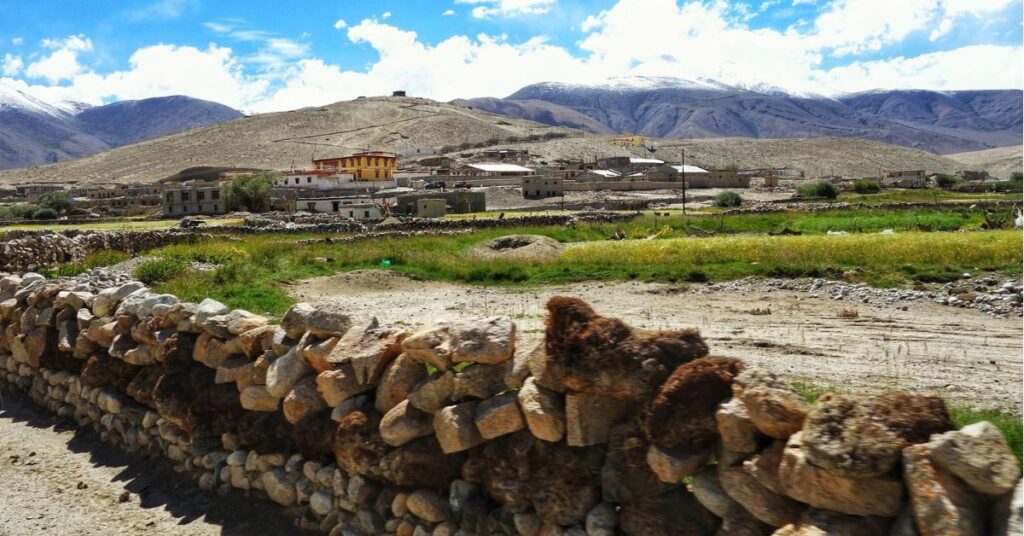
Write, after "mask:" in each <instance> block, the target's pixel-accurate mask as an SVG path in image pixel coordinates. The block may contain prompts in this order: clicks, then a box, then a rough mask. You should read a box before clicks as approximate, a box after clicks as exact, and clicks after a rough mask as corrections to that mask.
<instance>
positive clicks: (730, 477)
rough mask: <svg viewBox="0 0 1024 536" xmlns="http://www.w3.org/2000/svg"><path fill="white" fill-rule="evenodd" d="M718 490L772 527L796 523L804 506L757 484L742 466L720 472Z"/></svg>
mask: <svg viewBox="0 0 1024 536" xmlns="http://www.w3.org/2000/svg"><path fill="white" fill-rule="evenodd" d="M718 478H719V482H720V483H721V485H722V489H724V490H725V492H726V493H728V494H729V496H730V497H732V498H733V500H735V501H736V502H738V503H740V504H742V505H743V507H744V508H746V509H747V511H749V512H750V513H751V514H753V516H754V517H756V518H757V519H759V520H761V521H762V522H764V523H767V524H768V525H771V526H773V527H782V526H785V525H787V524H789V523H796V521H797V520H798V519H799V518H800V514H801V513H802V512H803V510H804V509H805V506H804V505H802V504H800V503H798V502H796V501H794V500H793V499H790V498H789V497H786V496H783V495H779V494H777V493H773V492H772V491H771V490H769V489H768V488H766V487H764V486H762V485H761V483H760V482H758V481H757V479H756V478H754V477H753V476H752V475H751V474H750V473H748V472H747V470H746V469H744V468H743V467H742V466H735V467H728V468H725V469H720V470H719V472H718Z"/></svg>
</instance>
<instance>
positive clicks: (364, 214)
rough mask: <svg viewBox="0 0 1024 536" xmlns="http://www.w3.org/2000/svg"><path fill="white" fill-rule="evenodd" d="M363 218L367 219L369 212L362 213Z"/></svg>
mask: <svg viewBox="0 0 1024 536" xmlns="http://www.w3.org/2000/svg"><path fill="white" fill-rule="evenodd" d="M363 217H364V218H369V217H370V211H369V210H366V211H363Z"/></svg>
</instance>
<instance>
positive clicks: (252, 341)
mask: <svg viewBox="0 0 1024 536" xmlns="http://www.w3.org/2000/svg"><path fill="white" fill-rule="evenodd" d="M276 329H278V327H277V326H260V327H258V328H254V329H250V330H249V331H246V332H243V333H242V334H241V335H239V336H238V344H239V346H241V347H242V353H244V354H245V355H246V357H248V358H249V359H256V358H257V357H259V356H260V355H261V354H263V352H264V351H266V349H267V348H270V340H271V339H272V337H273V334H274V331H275V330H276Z"/></svg>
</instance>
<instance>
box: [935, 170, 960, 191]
mask: <svg viewBox="0 0 1024 536" xmlns="http://www.w3.org/2000/svg"><path fill="white" fill-rule="evenodd" d="M956 183H957V180H956V177H954V176H952V175H947V174H945V173H938V174H936V175H935V184H936V185H937V186H939V187H940V188H949V187H950V186H953V185H954V184H956Z"/></svg>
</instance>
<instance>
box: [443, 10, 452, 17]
mask: <svg viewBox="0 0 1024 536" xmlns="http://www.w3.org/2000/svg"><path fill="white" fill-rule="evenodd" d="M454 14H455V10H454V9H446V10H444V13H441V16H442V17H451V16H452V15H454Z"/></svg>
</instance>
